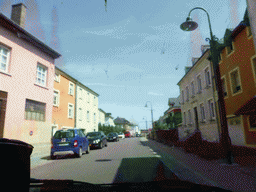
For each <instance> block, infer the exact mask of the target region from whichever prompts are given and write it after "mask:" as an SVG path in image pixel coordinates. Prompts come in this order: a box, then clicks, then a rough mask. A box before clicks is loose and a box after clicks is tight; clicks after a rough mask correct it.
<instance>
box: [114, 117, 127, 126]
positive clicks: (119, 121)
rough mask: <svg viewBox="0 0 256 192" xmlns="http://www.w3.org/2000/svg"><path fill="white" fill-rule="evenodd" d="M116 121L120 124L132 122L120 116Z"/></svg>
mask: <svg viewBox="0 0 256 192" xmlns="http://www.w3.org/2000/svg"><path fill="white" fill-rule="evenodd" d="M114 123H115V124H119V125H124V124H130V122H129V121H128V120H126V119H125V118H120V117H117V118H116V119H115V120H114Z"/></svg>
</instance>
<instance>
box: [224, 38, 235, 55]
mask: <svg viewBox="0 0 256 192" xmlns="http://www.w3.org/2000/svg"><path fill="white" fill-rule="evenodd" d="M231 43H232V47H233V49H232V50H231V52H230V53H228V47H229V46H226V53H227V57H229V56H230V55H232V54H233V53H234V52H235V45H234V40H232V42H231Z"/></svg>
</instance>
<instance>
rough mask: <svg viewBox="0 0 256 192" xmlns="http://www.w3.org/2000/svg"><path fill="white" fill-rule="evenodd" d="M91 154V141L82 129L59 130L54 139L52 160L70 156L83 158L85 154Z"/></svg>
mask: <svg viewBox="0 0 256 192" xmlns="http://www.w3.org/2000/svg"><path fill="white" fill-rule="evenodd" d="M89 152H90V147H89V141H88V139H87V137H86V136H85V134H84V132H83V130H81V129H78V128H74V129H62V130H58V131H56V132H55V134H54V136H53V137H52V147H51V159H55V158H56V156H59V155H68V154H71V155H75V156H77V157H81V156H82V154H83V153H87V154H88V153H89Z"/></svg>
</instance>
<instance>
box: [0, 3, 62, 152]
mask: <svg viewBox="0 0 256 192" xmlns="http://www.w3.org/2000/svg"><path fill="white" fill-rule="evenodd" d="M25 14H26V7H25V6H24V5H23V4H21V3H20V4H16V5H13V7H12V16H11V18H12V20H11V19H9V18H7V17H6V16H5V15H3V14H1V13H0V138H3V137H4V138H9V139H18V140H22V141H24V142H27V143H30V144H32V145H33V146H34V150H33V154H37V153H38V152H41V150H46V151H47V150H48V151H50V139H51V131H52V130H51V125H52V107H53V82H54V71H55V66H54V60H55V59H57V58H58V57H60V54H59V53H57V52H56V51H54V50H53V49H51V48H50V47H48V46H47V45H45V44H44V43H42V42H41V41H40V40H38V39H37V38H35V37H34V36H33V35H31V34H30V33H28V32H27V31H26V30H25V29H24V22H25ZM48 151H47V152H48Z"/></svg>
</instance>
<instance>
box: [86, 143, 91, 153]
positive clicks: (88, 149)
mask: <svg viewBox="0 0 256 192" xmlns="http://www.w3.org/2000/svg"><path fill="white" fill-rule="evenodd" d="M89 153H90V147H89V145H88V147H87V151H86V154H89Z"/></svg>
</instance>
